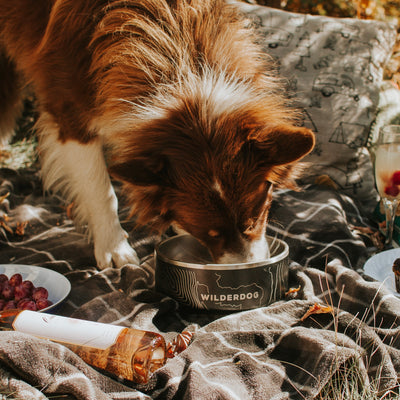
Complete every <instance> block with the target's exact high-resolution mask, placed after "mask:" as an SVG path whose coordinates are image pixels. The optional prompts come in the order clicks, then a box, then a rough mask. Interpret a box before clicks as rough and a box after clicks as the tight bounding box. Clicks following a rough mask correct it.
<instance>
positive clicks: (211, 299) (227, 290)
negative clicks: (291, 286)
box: [155, 235, 289, 311]
mask: <svg viewBox="0 0 400 400" xmlns="http://www.w3.org/2000/svg"><path fill="white" fill-rule="evenodd" d="M268 242H269V246H270V252H271V257H270V258H268V259H266V260H265V261H257V262H250V263H243V264H213V263H212V258H211V256H210V254H209V252H208V250H207V249H206V248H205V247H204V246H203V245H201V244H200V243H199V242H198V241H197V240H196V239H195V238H193V237H192V236H190V235H178V236H173V237H171V238H169V239H166V240H165V241H163V242H161V243H160V244H159V245H158V246H156V250H155V259H156V274H155V281H156V282H155V283H156V289H157V290H158V291H160V292H163V293H165V294H166V295H168V296H170V297H172V298H173V299H175V300H177V301H178V302H180V303H182V304H184V305H187V306H190V307H193V308H198V309H207V310H226V311H238V310H248V309H252V308H258V307H262V306H267V305H268V304H271V303H273V302H275V301H277V300H280V299H282V298H283V297H284V294H285V292H286V290H287V288H288V275H289V247H288V245H287V244H286V243H285V242H284V241H282V240H279V239H276V238H272V237H268Z"/></svg>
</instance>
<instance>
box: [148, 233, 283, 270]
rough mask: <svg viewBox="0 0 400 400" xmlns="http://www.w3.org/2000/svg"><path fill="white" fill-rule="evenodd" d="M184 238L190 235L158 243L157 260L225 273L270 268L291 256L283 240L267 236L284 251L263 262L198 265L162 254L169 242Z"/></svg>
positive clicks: (177, 265)
mask: <svg viewBox="0 0 400 400" xmlns="http://www.w3.org/2000/svg"><path fill="white" fill-rule="evenodd" d="M183 236H190V235H188V234H182V235H176V236H172V237H170V238H168V239H165V240H163V241H162V242H160V243H158V244H157V245H156V247H155V256H156V258H159V259H161V260H162V261H164V262H166V263H168V264H169V265H170V266H176V267H183V268H194V269H202V270H224V271H235V270H238V269H250V268H259V267H268V266H270V265H272V264H276V263H277V262H279V261H282V260H284V259H285V258H287V257H288V256H289V245H288V244H287V243H286V242H285V241H284V240H281V239H278V238H274V237H272V236H267V239H268V238H271V239H272V240H274V241H278V242H280V244H282V245H283V247H284V248H283V251H282V252H280V253H279V254H277V255H276V256H273V257H271V258H267V259H265V260H263V261H253V262H247V263H237V264H212V263H210V264H198V263H188V262H184V261H179V260H174V259H172V258H169V257H167V256H166V255H164V254H163V253H162V252H160V247H161V246H162V245H163V244H164V243H167V242H169V241H170V240H177V239H178V238H179V237H183Z"/></svg>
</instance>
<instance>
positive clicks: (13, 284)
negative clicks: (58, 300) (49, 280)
mask: <svg viewBox="0 0 400 400" xmlns="http://www.w3.org/2000/svg"><path fill="white" fill-rule="evenodd" d="M48 296H49V293H48V291H47V289H46V288H44V287H42V286H38V287H35V285H34V284H33V283H32V282H31V281H29V280H25V281H24V280H22V275H21V274H14V275H12V276H11V277H10V279H8V277H7V275H5V274H0V311H1V310H11V309H19V310H33V311H37V310H43V309H44V308H46V307H49V306H51V305H52V304H53V303H52V302H51V301H50V300H49V299H48Z"/></svg>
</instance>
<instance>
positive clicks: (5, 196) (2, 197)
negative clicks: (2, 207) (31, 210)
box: [0, 192, 10, 204]
mask: <svg viewBox="0 0 400 400" xmlns="http://www.w3.org/2000/svg"><path fill="white" fill-rule="evenodd" d="M9 195H10V192H7V193H6V194H3V195H2V196H0V204H1V203H2V202H3V201H4V200H5V199H6V198H7V197H8V196H9Z"/></svg>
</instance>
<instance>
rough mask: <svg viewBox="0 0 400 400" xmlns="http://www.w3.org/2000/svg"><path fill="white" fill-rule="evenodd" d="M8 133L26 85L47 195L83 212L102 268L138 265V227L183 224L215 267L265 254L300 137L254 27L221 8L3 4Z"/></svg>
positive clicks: (101, 1)
mask: <svg viewBox="0 0 400 400" xmlns="http://www.w3.org/2000/svg"><path fill="white" fill-rule="evenodd" d="M0 6H1V12H0V77H1V78H0V79H1V80H0V105H1V109H0V131H1V134H2V135H3V136H4V135H6V134H8V133H9V132H11V131H12V129H13V127H14V118H15V116H16V115H18V112H19V110H20V105H21V94H20V92H21V90H22V89H23V88H24V85H26V84H29V85H30V86H31V87H32V88H33V90H34V92H35V94H36V97H37V100H38V104H39V107H40V113H41V115H40V118H39V121H38V124H37V130H38V134H39V149H40V155H41V160H42V172H43V179H44V184H45V187H46V189H50V188H51V189H54V190H59V191H61V192H63V194H64V195H65V197H66V199H67V200H68V201H73V202H74V204H75V205H76V215H77V219H78V221H79V222H80V223H82V224H85V225H87V227H88V230H89V232H90V235H91V237H92V238H93V241H94V248H95V257H96V259H97V263H98V266H99V267H100V268H105V267H108V266H112V265H115V266H117V267H120V266H122V265H124V264H125V263H128V262H134V261H137V256H136V253H135V252H134V250H133V249H132V248H131V246H130V245H129V242H128V239H127V235H126V233H125V232H124V230H123V229H122V228H121V225H120V222H119V220H118V214H117V198H116V195H115V193H114V191H113V188H112V185H111V182H110V178H109V172H110V173H111V175H112V176H114V177H115V178H117V179H119V180H121V181H123V182H124V183H125V189H126V194H127V199H128V200H129V203H130V205H131V206H132V212H133V214H135V215H136V217H137V222H138V223H139V224H149V225H151V226H153V227H154V228H156V229H157V230H160V231H161V230H163V229H165V228H166V227H168V226H169V225H171V224H173V225H175V226H176V227H178V228H180V229H182V230H184V231H186V232H189V233H190V234H192V235H194V236H195V237H197V238H198V239H199V240H200V241H202V242H203V243H204V244H205V245H206V246H207V247H208V248H209V249H210V251H211V252H212V254H213V256H214V258H215V260H216V261H217V262H231V261H249V260H256V259H259V258H264V257H265V256H266V254H267V253H268V246H267V243H266V239H265V230H266V224H267V216H268V211H269V207H270V201H271V194H272V188H273V187H276V186H284V187H294V179H293V178H294V168H295V163H294V162H295V161H297V160H299V159H300V158H302V157H303V156H304V155H306V154H307V153H308V152H310V150H311V149H312V147H313V144H314V136H313V134H312V132H311V131H310V130H308V129H306V128H302V127H297V126H295V125H296V118H297V115H296V113H294V112H293V110H291V109H290V108H289V107H288V106H287V104H286V100H285V96H284V91H283V90H282V87H281V84H280V81H279V80H278V79H276V78H275V77H274V76H273V74H272V72H271V66H270V65H269V60H268V58H267V57H266V55H265V54H263V51H262V49H261V48H260V47H259V46H258V45H257V39H256V36H255V35H254V33H253V32H252V30H251V28H250V24H249V23H248V21H247V20H246V19H245V18H243V17H242V16H241V15H240V13H239V12H238V11H237V9H236V8H235V6H233V5H227V4H226V3H225V2H224V1H223V0H35V1H32V0H12V1H10V0H0Z"/></svg>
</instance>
